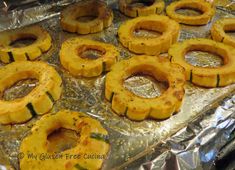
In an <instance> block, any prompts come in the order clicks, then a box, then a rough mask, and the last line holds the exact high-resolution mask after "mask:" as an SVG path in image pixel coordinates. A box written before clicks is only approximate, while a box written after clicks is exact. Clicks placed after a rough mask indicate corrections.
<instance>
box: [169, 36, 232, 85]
mask: <svg viewBox="0 0 235 170" xmlns="http://www.w3.org/2000/svg"><path fill="white" fill-rule="evenodd" d="M193 50H200V51H204V52H210V53H214V54H217V55H219V56H220V57H222V59H223V65H222V66H221V67H213V68H211V67H209V68H208V67H198V66H193V65H191V64H189V63H187V62H186V61H185V55H186V53H187V52H189V51H193ZM169 55H170V56H171V62H172V63H177V64H179V65H181V66H182V67H184V68H185V70H186V77H187V80H189V81H190V82H192V83H194V84H196V85H199V86H204V87H219V86H226V85H229V84H232V83H234V82H235V57H234V56H235V50H234V49H233V48H232V47H230V46H228V45H225V44H223V43H220V42H216V41H213V40H209V39H203V38H199V39H190V40H185V41H184V42H182V43H177V44H174V45H173V46H172V47H171V48H170V50H169Z"/></svg>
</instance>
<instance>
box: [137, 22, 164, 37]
mask: <svg viewBox="0 0 235 170" xmlns="http://www.w3.org/2000/svg"><path fill="white" fill-rule="evenodd" d="M165 30H166V25H165V24H164V23H161V22H157V21H142V22H139V23H137V24H136V25H135V28H134V29H133V36H135V37H139V38H156V37H159V36H161V35H162V33H163V32H164V31H165Z"/></svg>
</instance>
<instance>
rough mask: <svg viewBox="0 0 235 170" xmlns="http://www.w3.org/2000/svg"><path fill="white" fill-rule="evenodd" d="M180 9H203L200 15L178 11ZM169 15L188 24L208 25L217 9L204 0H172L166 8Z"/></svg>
mask: <svg viewBox="0 0 235 170" xmlns="http://www.w3.org/2000/svg"><path fill="white" fill-rule="evenodd" d="M179 9H195V10H198V11H201V12H202V14H201V15H198V16H188V15H181V14H178V13H176V11H177V10H179ZM166 13H167V15H168V16H169V17H170V18H172V19H174V20H175V21H177V22H179V23H182V24H187V25H206V24H207V23H208V22H209V21H210V20H211V19H212V17H213V16H214V14H215V9H214V7H212V5H211V4H210V3H209V2H206V1H204V0H180V1H175V2H172V3H171V4H170V5H169V6H167V8H166Z"/></svg>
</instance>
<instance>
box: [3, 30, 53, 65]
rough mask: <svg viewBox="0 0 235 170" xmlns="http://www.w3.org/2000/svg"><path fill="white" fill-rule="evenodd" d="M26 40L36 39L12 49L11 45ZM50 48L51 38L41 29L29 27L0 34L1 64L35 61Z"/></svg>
mask: <svg viewBox="0 0 235 170" xmlns="http://www.w3.org/2000/svg"><path fill="white" fill-rule="evenodd" d="M26 38H34V39H36V40H35V42H33V43H32V44H31V45H28V46H25V47H12V46H11V43H12V42H14V41H16V40H19V39H26ZM50 47H51V37H50V35H49V34H48V33H47V31H46V30H44V29H43V28H42V27H39V26H30V27H24V28H20V29H16V30H10V31H3V32H1V33H0V60H1V61H2V62H3V63H10V62H13V61H25V60H35V59H36V58H37V57H39V56H40V55H41V54H42V53H43V52H46V51H48V50H49V49H50Z"/></svg>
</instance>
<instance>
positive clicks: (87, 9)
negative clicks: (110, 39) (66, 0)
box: [61, 0, 113, 34]
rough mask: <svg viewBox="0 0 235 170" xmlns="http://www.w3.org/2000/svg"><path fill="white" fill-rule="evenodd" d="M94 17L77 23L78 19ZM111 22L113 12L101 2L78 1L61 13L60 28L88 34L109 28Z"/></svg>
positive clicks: (90, 0) (92, 0)
mask: <svg viewBox="0 0 235 170" xmlns="http://www.w3.org/2000/svg"><path fill="white" fill-rule="evenodd" d="M91 16H92V17H95V19H93V20H89V21H85V22H83V21H79V20H78V18H79V17H91ZM112 21H113V12H112V10H111V9H109V8H108V7H107V5H106V4H105V3H104V2H102V1H99V0H98V1H96V0H89V1H80V2H78V3H75V4H72V5H70V6H68V7H67V8H65V9H64V10H63V11H62V12H61V26H62V28H63V30H65V31H68V32H74V33H75V32H77V33H79V34H90V33H96V32H100V31H102V30H103V29H105V28H107V27H109V26H110V25H111V24H112Z"/></svg>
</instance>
